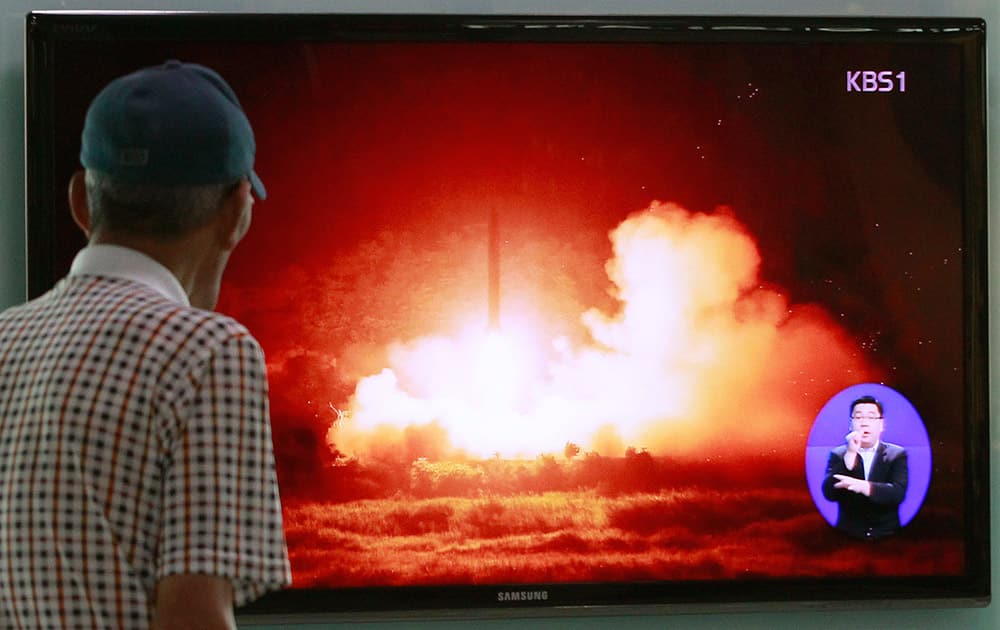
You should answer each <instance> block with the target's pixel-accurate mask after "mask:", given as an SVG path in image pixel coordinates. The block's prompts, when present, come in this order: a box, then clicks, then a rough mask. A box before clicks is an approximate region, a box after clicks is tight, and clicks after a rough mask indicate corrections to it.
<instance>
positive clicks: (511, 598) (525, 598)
mask: <svg viewBox="0 0 1000 630" xmlns="http://www.w3.org/2000/svg"><path fill="white" fill-rule="evenodd" d="M548 598H549V592H548V591H500V592H499V593H497V601H498V602H537V601H543V600H546V599H548Z"/></svg>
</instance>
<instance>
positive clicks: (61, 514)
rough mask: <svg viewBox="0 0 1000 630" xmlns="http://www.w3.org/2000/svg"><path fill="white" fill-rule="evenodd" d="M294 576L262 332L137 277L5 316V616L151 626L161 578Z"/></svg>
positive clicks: (249, 590) (264, 581)
mask: <svg viewBox="0 0 1000 630" xmlns="http://www.w3.org/2000/svg"><path fill="white" fill-rule="evenodd" d="M183 573H196V574H203V575H212V576H222V577H227V578H229V579H230V580H231V581H232V584H233V588H234V592H235V598H236V604H237V605H241V604H243V603H246V602H248V601H250V600H252V599H254V598H256V597H258V596H260V595H261V594H263V593H264V592H266V591H268V590H272V589H276V588H280V587H281V586H284V585H286V584H288V583H290V581H291V573H290V569H289V564H288V556H287V550H286V546H285V540H284V535H283V531H282V522H281V507H280V503H279V498H278V486H277V480H276V477H275V471H274V456H273V452H272V444H271V431H270V425H269V420H268V405H267V379H266V374H265V367H264V360H263V355H262V352H261V350H260V347H259V345H258V344H257V342H256V341H255V340H254V339H253V337H251V336H250V334H249V333H248V332H247V330H246V329H245V328H244V327H243V326H241V325H240V324H239V323H237V322H235V321H234V320H232V319H230V318H228V317H225V316H223V315H220V314H217V313H213V312H209V311H203V310H198V309H194V308H191V307H189V306H186V305H182V304H178V303H177V302H176V301H172V300H170V299H167V298H166V297H165V296H164V295H163V293H162V292H159V291H156V290H154V289H153V288H151V287H149V286H147V285H145V284H142V283H139V282H135V281H133V280H129V279H123V278H115V277H102V276H97V275H70V276H68V277H67V278H65V279H63V280H62V281H60V283H59V284H58V285H57V286H56V287H55V288H53V289H52V290H51V291H50V292H48V293H47V294H45V295H44V296H42V297H40V298H39V299H37V300H35V301H33V302H29V303H28V304H25V305H22V306H18V307H15V308H13V309H10V310H8V311H6V312H4V313H2V314H0V628H60V627H66V628H77V627H79V628H142V627H145V626H146V625H147V624H148V623H149V620H150V617H151V615H152V614H153V610H152V607H153V604H154V600H153V591H154V587H155V585H156V582H157V581H158V580H159V579H161V578H163V577H166V576H169V575H175V574H183Z"/></svg>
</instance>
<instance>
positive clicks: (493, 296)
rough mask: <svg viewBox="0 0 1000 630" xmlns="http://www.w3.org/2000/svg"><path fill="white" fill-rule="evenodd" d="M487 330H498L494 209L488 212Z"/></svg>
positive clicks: (497, 243) (497, 246)
mask: <svg viewBox="0 0 1000 630" xmlns="http://www.w3.org/2000/svg"><path fill="white" fill-rule="evenodd" d="M488 267H489V270H488V273H489V281H488V283H487V284H488V289H487V291H488V296H487V303H488V308H489V328H490V330H499V329H500V228H499V219H498V218H497V210H496V208H492V209H491V210H490V225H489V263H488Z"/></svg>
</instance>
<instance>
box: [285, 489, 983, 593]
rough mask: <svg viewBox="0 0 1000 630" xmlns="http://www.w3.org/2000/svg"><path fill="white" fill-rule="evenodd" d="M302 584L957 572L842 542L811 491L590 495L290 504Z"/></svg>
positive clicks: (895, 549) (924, 553) (910, 542)
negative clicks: (810, 494)
mask: <svg viewBox="0 0 1000 630" xmlns="http://www.w3.org/2000/svg"><path fill="white" fill-rule="evenodd" d="M285 520H286V524H285V527H286V534H287V538H288V545H289V550H290V555H291V559H292V569H293V574H294V580H295V586H296V587H345V586H375V585H432V584H489V583H496V584H501V583H544V582H583V581H614V580H681V579H691V580H698V579H709V578H734V579H738V578H741V577H762V576H771V577H785V576H813V575H815V576H820V575H824V576H828V575H844V576H847V575H858V574H867V575H872V574H874V575H922V574H930V573H933V572H953V571H954V572H957V571H959V570H960V569H961V566H962V562H963V560H962V549H961V546H960V544H959V543H958V542H957V541H955V540H950V539H948V538H935V537H926V538H921V537H913V536H911V537H903V536H901V537H897V538H896V539H892V540H887V541H884V542H882V543H879V544H878V545H864V546H863V547H860V548H859V544H858V543H855V542H853V541H849V540H847V539H845V538H844V537H843V536H842V535H841V534H840V533H839V532H836V531H835V530H834V529H833V528H831V527H829V525H828V524H827V523H826V522H825V521H824V520H823V518H822V517H821V516H820V515H819V514H818V513H817V512H816V510H815V508H814V506H813V505H812V503H811V500H810V498H809V495H808V492H806V491H805V490H804V489H803V490H790V489H774V490H733V491H728V492H721V491H718V490H708V489H704V488H699V487H695V486H692V487H686V488H683V489H674V490H660V491H657V492H637V493H630V494H622V495H617V496H606V495H602V494H599V493H596V492H594V491H591V490H578V491H551V492H541V493H517V494H506V495H489V494H484V495H482V496H474V497H469V496H465V497H462V496H456V497H432V498H414V497H410V496H402V495H400V496H396V497H392V498H382V499H365V500H355V501H346V502H341V503H325V502H321V501H293V502H289V503H287V504H286V506H285Z"/></svg>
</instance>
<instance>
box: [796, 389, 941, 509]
mask: <svg viewBox="0 0 1000 630" xmlns="http://www.w3.org/2000/svg"><path fill="white" fill-rule="evenodd" d="M862 396H874V397H875V398H876V399H878V401H879V402H880V403H882V416H883V418H885V421H884V424H885V430H884V431H883V432H882V437H881V440H882V441H883V442H891V443H893V444H898V445H899V446H902V447H903V448H905V449H906V455H907V457H906V459H907V465H908V468H909V481H908V483H907V487H906V498H905V499H903V502H902V503H901V504H900V506H899V522H900V524H901V525H906V524H907V523H909V522H910V521H911V520H912V519H913V517H914V516H915V515H916V514H917V512H918V511H919V510H920V506H921V505H922V504H923V502H924V498H925V497H926V496H927V488H928V487H929V486H930V483H931V445H930V439H929V438H928V437H927V429H926V427H924V421H923V420H922V419H921V418H920V414H919V413H917V410H916V409H915V408H914V407H913V405H912V404H911V403H910V401H909V400H907V399H906V397H904V396H903V395H902V394H900V393H899V392H897V391H896V390H894V389H893V388H891V387H887V386H885V385H879V384H878V383H863V384H860V385H852V386H850V387H848V388H847V389H845V390H843V391H841V392H840V393H838V394H836V395H835V396H834V397H833V398H831V399H830V400H829V401H827V403H826V404H825V405H823V408H822V409H821V410H820V412H819V415H817V416H816V421H815V422H814V423H813V427H812V431H810V433H809V440H808V442H807V443H806V481H807V483H808V484H809V494H811V495H812V498H813V503H815V504H816V507H817V508H818V509H819V511H820V514H822V515H823V518H825V519H826V520H827V522H828V523H830V524H831V525H835V524H836V523H837V503H836V502H834V501H828V500H827V499H826V497H824V496H823V477H824V476H825V475H826V463H827V460H828V459H829V457H830V451H831V450H832V449H833V448H834V447H836V446H840V445H841V444H843V443H844V437H845V436H846V435H847V433H848V432H849V431H850V422H851V418H850V416H851V410H850V405H851V402H853V401H854V400H856V399H858V398H861V397H862Z"/></svg>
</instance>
